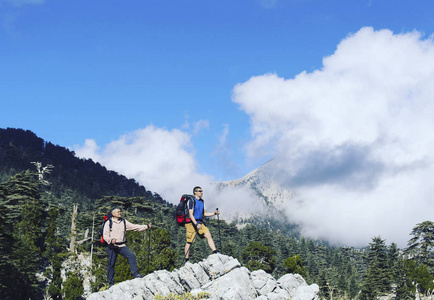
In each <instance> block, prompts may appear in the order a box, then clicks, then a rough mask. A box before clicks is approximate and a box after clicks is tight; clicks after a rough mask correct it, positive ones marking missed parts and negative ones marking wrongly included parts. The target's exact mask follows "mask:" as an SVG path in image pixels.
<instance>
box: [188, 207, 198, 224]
mask: <svg viewBox="0 0 434 300" xmlns="http://www.w3.org/2000/svg"><path fill="white" fill-rule="evenodd" d="M188 216H189V217H190V220H191V222H192V223H193V225H197V221H196V218H195V217H194V209H189V210H188Z"/></svg>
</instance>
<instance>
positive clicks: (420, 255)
mask: <svg viewBox="0 0 434 300" xmlns="http://www.w3.org/2000/svg"><path fill="white" fill-rule="evenodd" d="M411 235H413V238H411V239H410V240H409V241H408V248H407V249H406V250H405V252H406V253H407V254H409V255H411V256H413V257H414V258H415V259H417V260H418V261H419V262H421V263H423V264H425V265H426V266H428V267H429V268H433V267H434V259H433V258H432V256H431V253H432V251H433V250H434V222H431V221H425V222H422V223H418V224H416V226H415V227H414V228H413V230H412V232H411Z"/></svg>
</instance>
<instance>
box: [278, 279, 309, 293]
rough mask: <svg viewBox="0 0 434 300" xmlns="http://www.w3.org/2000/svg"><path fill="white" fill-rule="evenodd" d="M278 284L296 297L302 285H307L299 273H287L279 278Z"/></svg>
mask: <svg viewBox="0 0 434 300" xmlns="http://www.w3.org/2000/svg"><path fill="white" fill-rule="evenodd" d="M277 284H278V285H279V286H280V287H281V288H283V289H285V290H286V291H287V292H288V293H289V295H290V297H294V295H295V292H296V291H297V289H298V288H299V287H300V286H307V283H306V281H305V280H304V279H303V277H301V276H300V275H299V274H285V275H283V276H282V277H280V278H279V280H277Z"/></svg>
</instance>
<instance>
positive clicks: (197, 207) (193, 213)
mask: <svg viewBox="0 0 434 300" xmlns="http://www.w3.org/2000/svg"><path fill="white" fill-rule="evenodd" d="M193 195H194V197H195V198H196V201H195V202H196V203H194V201H193V200H189V201H188V213H189V217H190V219H191V223H187V224H185V228H186V230H187V231H186V236H187V243H186V244H185V261H186V262H187V261H188V256H189V253H190V247H191V244H192V243H193V240H194V237H195V236H196V233H198V234H199V237H200V238H206V240H207V242H208V246H209V247H210V248H211V250H212V252H213V253H217V249H216V247H215V244H214V241H213V239H212V237H211V233H210V232H209V229H208V227H206V226H205V224H203V222H202V218H203V217H212V216H215V215H219V214H220V212H219V211H218V210H217V211H215V212H207V211H206V209H205V203H204V201H203V199H202V195H203V189H202V188H201V187H200V186H196V187H195V188H194V189H193Z"/></svg>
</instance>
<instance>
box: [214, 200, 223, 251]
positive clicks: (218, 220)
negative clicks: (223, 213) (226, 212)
mask: <svg viewBox="0 0 434 300" xmlns="http://www.w3.org/2000/svg"><path fill="white" fill-rule="evenodd" d="M216 211H219V209H218V207H217V208H216ZM217 227H218V228H219V243H220V251H223V246H222V236H221V235H220V214H218V215H217Z"/></svg>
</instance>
